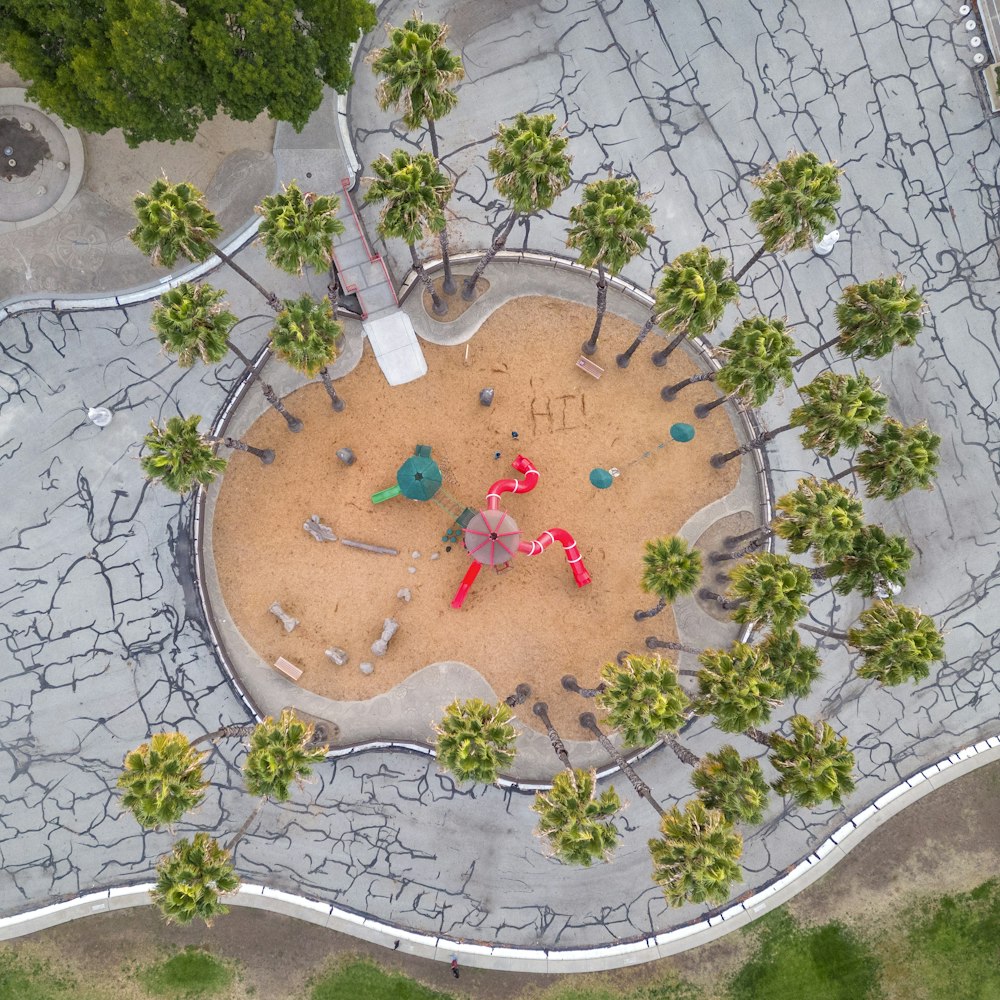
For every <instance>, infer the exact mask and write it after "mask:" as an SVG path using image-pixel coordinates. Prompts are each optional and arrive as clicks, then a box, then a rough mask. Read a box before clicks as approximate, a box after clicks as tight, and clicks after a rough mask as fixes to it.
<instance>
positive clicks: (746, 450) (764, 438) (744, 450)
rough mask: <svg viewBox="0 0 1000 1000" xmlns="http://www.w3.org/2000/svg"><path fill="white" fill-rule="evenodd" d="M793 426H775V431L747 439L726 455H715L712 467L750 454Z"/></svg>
mask: <svg viewBox="0 0 1000 1000" xmlns="http://www.w3.org/2000/svg"><path fill="white" fill-rule="evenodd" d="M793 426H794V425H793V424H785V425H784V426H782V427H777V428H775V429H774V430H773V431H765V432H764V433H763V434H760V435H759V436H757V437H755V438H754V439H753V440H752V441H747V443H746V444H745V445H743V446H742V447H740V448H737V449H736V450H735V451H729V452H726V454H725V455H723V454H721V453H720V454H715V455H713V456H712V468H714V469H721V468H722V466H724V465H725V464H726V462H730V461H732V460H733V459H734V458H739V456H740V455H749V454H750V452H751V451H753V450H754V448H760V447H762V446H763V445H765V444H767V443H768V442H769V441H773V440H774V439H775V438H776V437H777V436H778V435H779V434H783V433H784V432H785V431H790V430H791V429H792V427H793Z"/></svg>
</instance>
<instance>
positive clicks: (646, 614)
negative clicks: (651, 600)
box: [633, 535, 701, 622]
mask: <svg viewBox="0 0 1000 1000" xmlns="http://www.w3.org/2000/svg"><path fill="white" fill-rule="evenodd" d="M700 579H701V553H700V552H699V551H698V550H697V549H692V548H691V547H690V546H689V545H688V543H687V542H686V541H685V540H684V539H683V538H681V537H680V535H671V536H670V537H669V538H657V539H654V540H653V541H651V542H646V545H645V548H644V550H643V554H642V580H641V581H640V586H641V587H642V589H643V590H644V591H645V592H646V593H647V594H652V595H653V596H654V597H655V598H656V599H657V600H656V605H655V607H652V608H650V609H649V610H648V611H636V612H635V613H634V615H633V617H634V618H635V620H636V621H637V622H638V621H642V620H643V619H644V618H652V617H653V616H654V615H658V614H659V613H660V612H661V611H662V610H663V609H664V608H665V607H666V606H667V605H668V604H672V603H673V602H674V601H676V600H677V598H678V597H683V596H684V595H685V594H690V593H692V592H693V591H694V589H695V587H697V586H698V581H699V580H700Z"/></svg>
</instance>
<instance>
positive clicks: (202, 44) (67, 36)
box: [0, 0, 375, 147]
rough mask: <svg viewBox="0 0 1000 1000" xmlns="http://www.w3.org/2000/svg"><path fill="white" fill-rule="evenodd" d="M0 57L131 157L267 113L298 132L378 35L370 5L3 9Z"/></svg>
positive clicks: (28, 0) (236, 2) (32, 5)
mask: <svg viewBox="0 0 1000 1000" xmlns="http://www.w3.org/2000/svg"><path fill="white" fill-rule="evenodd" d="M3 6H4V11H3V13H4V16H3V18H0V58H3V59H5V60H6V61H8V62H9V63H11V65H12V66H13V67H14V69H15V70H16V71H17V72H18V73H19V74H20V76H22V77H23V78H24V79H26V80H30V81H31V86H30V87H29V88H28V97H29V98H30V99H31V100H34V101H37V102H38V103H39V104H40V105H41V106H42V107H43V108H45V109H46V110H48V111H51V112H53V113H55V114H57V115H59V116H60V117H61V118H62V119H63V120H64V121H66V122H67V123H68V124H70V125H75V126H77V127H78V128H81V129H84V130H86V131H88V132H97V133H101V134H103V133H105V132H108V131H109V130H111V129H114V128H120V129H121V130H122V132H123V133H124V136H125V141H126V142H127V143H128V144H129V145H130V146H132V147H135V146H138V145H139V144H140V143H142V142H148V141H150V140H153V139H156V140H160V141H169V142H174V141H176V140H178V139H181V140H190V139H193V138H194V136H195V133H196V132H197V131H198V127H199V126H200V125H201V123H202V122H203V121H205V120H206V119H208V118H212V117H214V116H215V115H216V114H217V113H219V112H220V111H221V112H224V113H225V114H227V115H229V116H231V117H232V118H235V119H237V120H238V121H252V120H253V119H254V118H256V117H257V116H258V115H260V114H261V113H263V112H265V111H266V112H267V113H268V114H269V115H270V116H271V117H272V118H275V119H277V120H279V121H287V122H290V123H291V124H292V125H293V126H294V127H295V128H296V129H301V128H302V127H303V126H304V125H305V123H306V122H307V121H308V120H309V116H310V115H311V114H312V112H313V111H315V110H316V108H318V107H319V104H320V101H321V100H322V97H323V85H324V84H326V85H328V86H330V87H333V88H334V89H335V90H338V91H345V90H346V89H347V88H348V87H349V86H350V84H351V80H352V77H351V64H350V50H351V45H352V44H353V43H354V42H355V41H357V39H358V38H359V37H360V36H361V34H362V33H363V32H365V31H368V30H369V29H371V28H373V27H374V26H375V7H374V4H372V3H369V2H368V0H335V2H330V0H225V2H223V0H200V2H199V3H197V4H192V3H186V2H182V3H164V2H162V0H92V2H90V3H79V2H78V0H49V2H46V3H44V4H39V3H37V2H36V0H7V2H5V3H4V5H3Z"/></svg>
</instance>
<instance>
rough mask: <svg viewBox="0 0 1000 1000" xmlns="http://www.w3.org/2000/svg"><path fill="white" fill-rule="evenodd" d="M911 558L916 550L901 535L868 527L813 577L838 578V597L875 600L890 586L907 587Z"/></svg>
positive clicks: (872, 526)
mask: <svg viewBox="0 0 1000 1000" xmlns="http://www.w3.org/2000/svg"><path fill="white" fill-rule="evenodd" d="M912 559H913V549H911V548H910V545H909V543H908V542H907V540H906V539H905V538H903V536H902V535H887V534H886V533H885V532H884V531H883V530H882V528H880V527H879V526H878V525H875V524H866V525H865V526H864V527H863V528H862V529H861V530H860V531H859V532H858V533H857V535H856V536H855V538H854V541H853V543H852V544H851V548H850V550H849V551H848V552H845V553H843V554H842V555H840V556H839V557H837V558H836V559H833V560H831V561H830V563H828V564H827V565H826V566H821V567H819V568H818V569H815V570H813V578H814V579H817V580H821V579H827V578H829V577H835V578H836V579H835V580H834V584H833V589H834V590H835V591H836V592H837V593H838V594H844V595H847V594H853V593H855V592H857V593H860V594H863V595H864V596H865V597H875V596H876V595H878V594H880V593H881V592H883V591H885V590H886V589H887V588H889V587H900V588H902V587H903V586H905V584H906V573H907V570H909V568H910V562H911V560H912Z"/></svg>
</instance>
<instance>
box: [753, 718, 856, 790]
mask: <svg viewBox="0 0 1000 1000" xmlns="http://www.w3.org/2000/svg"><path fill="white" fill-rule="evenodd" d="M789 727H790V728H791V731H792V735H791V736H790V737H788V736H782V735H781V734H780V733H762V732H760V731H759V730H754V729H751V730H748V731H747V734H746V735H747V736H749V737H750V738H751V739H754V740H756V741H757V742H758V743H761V744H763V745H764V746H766V747H769V748H770V749H771V751H772V752H771V756H770V758H769V760H770V761H771V764H772V766H773V767H774V769H775V770H776V771H777V772H778V774H779V778H778V780H777V781H775V782H773V783H772V787H773V788H774V789H775V791H777V792H778V793H779V794H780V795H788V796H790V797H791V798H793V799H794V800H795V801H796V802H797V803H798V804H799V805H800V806H805V807H806V808H812V807H814V806H818V805H819V804H820V803H822V802H830V803H832V804H833V805H835V806H839V805H840V803H841V802H842V801H843V798H844V796H845V795H850V794H851V792H853V791H854V754H853V753H852V752H851V751H850V750H848V749H847V737H846V736H838V735H837V734H836V733H835V732H834V731H833V729H832V728H831V727H830V726H829V724H828V723H826V722H813V721H812V720H811V719H809V718H807V717H806V716H804V715H793V716H792V718H791V720H790V721H789Z"/></svg>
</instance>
